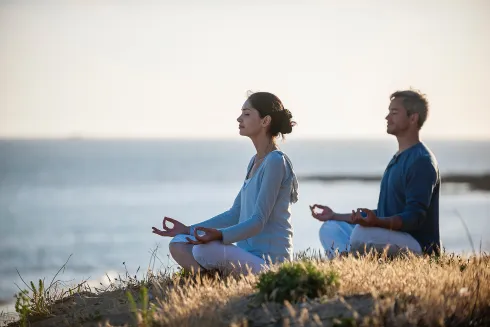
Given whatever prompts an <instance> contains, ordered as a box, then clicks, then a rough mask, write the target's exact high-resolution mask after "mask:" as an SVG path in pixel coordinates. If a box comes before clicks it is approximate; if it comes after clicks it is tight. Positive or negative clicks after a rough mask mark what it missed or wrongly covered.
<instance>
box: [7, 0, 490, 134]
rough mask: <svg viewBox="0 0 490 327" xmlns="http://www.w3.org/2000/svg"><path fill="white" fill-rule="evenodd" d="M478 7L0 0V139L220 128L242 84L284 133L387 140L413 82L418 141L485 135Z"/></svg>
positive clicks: (486, 23) (233, 126)
mask: <svg viewBox="0 0 490 327" xmlns="http://www.w3.org/2000/svg"><path fill="white" fill-rule="evenodd" d="M488 40H490V2H489V1H485V0H475V1H468V2H461V1H455V0H454V1H448V2H445V3H444V5H443V6H442V5H441V4H440V3H435V2H433V3H432V2H430V3H429V2H425V1H421V0H417V1H411V2H409V3H405V2H404V3H395V2H392V1H388V0H376V1H374V0H373V1H370V2H369V3H366V2H363V1H360V0H357V1H353V2H352V1H351V2H349V3H339V2H336V1H301V2H299V1H297V2H294V1H275V0H274V1H268V2H266V3H264V2H257V1H255V0H249V1H246V2H242V1H234V2H230V1H226V2H223V1H220V0H210V1H208V2H206V3H205V4H204V3H200V2H194V1H189V0H186V1H178V2H177V1H161V2H157V1H139V2H137V1H130V0H123V1H109V0H107V1H104V0H101V1H81V0H71V1H70V0H67V1H48V0H45V1H43V0H39V1H32V0H29V1H26V0H19V1H5V0H4V1H2V0H0V72H1V74H0V139H53V138H54V139H66V138H80V137H81V138H86V139H233V138H238V137H239V135H238V128H237V123H236V117H237V116H238V115H239V112H240V108H241V105H242V103H243V102H244V100H245V97H246V92H247V91H248V90H261V91H270V92H273V93H275V94H276V95H278V96H279V98H281V100H282V101H283V103H284V104H285V106H286V107H287V108H288V109H290V110H291V112H292V114H293V119H294V120H295V121H297V122H298V126H297V127H296V128H295V129H294V130H293V134H291V135H288V137H287V138H288V140H294V139H364V138H366V139H385V138H389V137H390V136H387V135H386V125H385V120H384V117H385V115H386V113H387V108H388V104H389V95H390V94H391V93H392V92H394V91H396V90H400V89H408V88H411V87H413V88H415V89H420V90H421V91H422V92H423V93H425V94H427V96H428V99H429V103H430V113H429V117H428V120H427V122H426V124H425V125H424V127H423V129H422V132H421V135H422V138H423V139H448V140H456V139H464V140H490V128H488V122H489V121H490V106H489V104H488V100H487V87H488V85H490V60H488V58H490V43H489V42H488Z"/></svg>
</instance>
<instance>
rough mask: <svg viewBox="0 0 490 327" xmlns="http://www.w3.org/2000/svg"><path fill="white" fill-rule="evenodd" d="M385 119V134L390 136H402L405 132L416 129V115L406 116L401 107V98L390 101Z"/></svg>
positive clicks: (405, 111) (403, 108)
mask: <svg viewBox="0 0 490 327" xmlns="http://www.w3.org/2000/svg"><path fill="white" fill-rule="evenodd" d="M388 110H389V112H388V115H387V116H386V117H385V119H386V124H387V126H386V132H387V133H388V134H391V135H395V136H398V135H402V134H405V133H406V132H407V131H409V130H411V129H413V128H417V126H416V124H417V119H418V115H417V114H412V115H410V116H409V115H408V113H407V110H406V109H405V107H404V106H403V98H395V99H393V100H392V101H391V103H390V106H389V109H388ZM414 124H415V125H414Z"/></svg>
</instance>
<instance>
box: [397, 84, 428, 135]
mask: <svg viewBox="0 0 490 327" xmlns="http://www.w3.org/2000/svg"><path fill="white" fill-rule="evenodd" d="M397 98H402V103H403V106H404V107H405V110H406V111H407V114H408V115H409V116H410V115H412V114H418V115H419V120H418V122H417V123H418V126H419V129H420V128H422V126H423V125H424V123H425V121H426V120H427V115H428V113H429V102H428V101H427V98H426V95H425V94H422V93H420V91H417V90H412V89H410V90H405V91H396V92H395V93H393V94H392V95H391V96H390V100H394V99H397Z"/></svg>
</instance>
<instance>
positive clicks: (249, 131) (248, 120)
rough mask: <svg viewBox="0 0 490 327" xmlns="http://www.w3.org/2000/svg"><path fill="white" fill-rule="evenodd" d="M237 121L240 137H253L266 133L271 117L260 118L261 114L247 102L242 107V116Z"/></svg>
mask: <svg viewBox="0 0 490 327" xmlns="http://www.w3.org/2000/svg"><path fill="white" fill-rule="evenodd" d="M237 121H238V128H239V129H240V135H242V136H248V137H252V136H256V135H259V134H260V133H264V132H266V128H267V125H268V124H269V121H270V116H266V117H264V118H260V115H259V112H258V111H257V110H256V109H254V108H253V107H252V104H251V103H250V102H249V101H248V100H247V101H245V103H244V104H243V106H242V114H241V115H240V116H239V117H238V118H237Z"/></svg>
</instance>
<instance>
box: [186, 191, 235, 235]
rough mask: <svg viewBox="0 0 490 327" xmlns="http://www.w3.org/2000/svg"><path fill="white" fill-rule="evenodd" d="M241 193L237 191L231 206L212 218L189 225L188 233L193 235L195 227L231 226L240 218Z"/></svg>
mask: <svg viewBox="0 0 490 327" xmlns="http://www.w3.org/2000/svg"><path fill="white" fill-rule="evenodd" d="M241 194H242V191H240V192H238V195H237V196H236V198H235V201H234V202H233V206H232V207H231V208H230V209H229V210H227V211H225V212H223V213H221V214H219V215H217V216H214V217H213V218H210V219H208V220H205V221H203V222H200V223H197V224H194V225H191V226H189V227H190V233H189V234H190V235H194V228H195V227H207V228H225V227H229V226H233V225H235V224H236V223H238V219H239V218H240V204H241Z"/></svg>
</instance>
